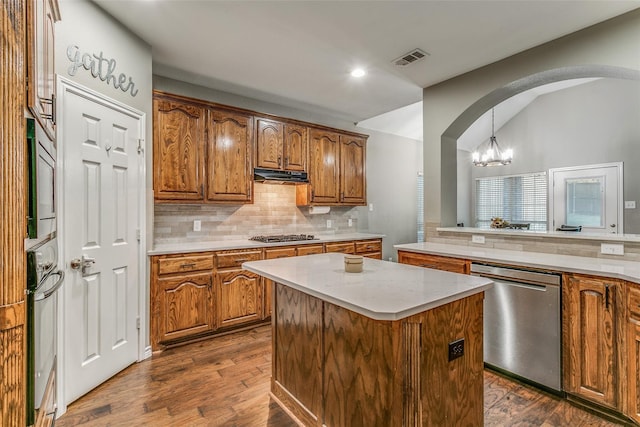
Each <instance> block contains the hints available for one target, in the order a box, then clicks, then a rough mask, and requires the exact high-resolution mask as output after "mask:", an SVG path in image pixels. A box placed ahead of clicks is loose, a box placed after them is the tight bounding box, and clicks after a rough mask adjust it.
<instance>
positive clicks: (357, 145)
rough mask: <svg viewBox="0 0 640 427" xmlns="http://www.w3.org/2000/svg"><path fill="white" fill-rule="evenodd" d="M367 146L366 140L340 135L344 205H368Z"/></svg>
mask: <svg viewBox="0 0 640 427" xmlns="http://www.w3.org/2000/svg"><path fill="white" fill-rule="evenodd" d="M366 144H367V140H366V139H365V138H362V137H357V136H351V135H340V203H342V204H349V205H366V204H367V181H366V174H365V164H366Z"/></svg>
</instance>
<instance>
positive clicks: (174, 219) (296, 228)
mask: <svg viewBox="0 0 640 427" xmlns="http://www.w3.org/2000/svg"><path fill="white" fill-rule="evenodd" d="M253 189H254V202H253V204H248V205H219V204H207V205H205V204H198V205H187V204H156V205H155V213H154V245H155V244H164V243H188V242H204V241H217V240H238V239H246V238H248V237H250V236H255V235H258V234H294V233H296V234H297V233H304V234H315V235H324V234H341V233H353V232H362V231H366V229H367V224H365V223H364V222H366V218H363V219H359V218H358V208H356V207H331V211H330V212H329V213H327V214H314V215H312V214H309V208H307V207H297V206H296V192H295V187H294V186H293V185H277V184H258V183H255V184H254V186H253ZM349 219H351V220H352V226H351V227H349ZM194 220H200V221H201V231H193V222H194ZM327 220H331V227H327Z"/></svg>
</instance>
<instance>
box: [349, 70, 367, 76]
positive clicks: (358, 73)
mask: <svg viewBox="0 0 640 427" xmlns="http://www.w3.org/2000/svg"><path fill="white" fill-rule="evenodd" d="M365 74H367V73H366V71H364V70H363V69H362V68H356V69H354V70H353V71H351V76H352V77H363V76H364V75H365Z"/></svg>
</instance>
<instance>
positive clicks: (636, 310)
mask: <svg viewBox="0 0 640 427" xmlns="http://www.w3.org/2000/svg"><path fill="white" fill-rule="evenodd" d="M628 289H629V311H630V312H631V314H632V315H633V316H634V317H638V318H640V289H638V288H635V287H629V288H628Z"/></svg>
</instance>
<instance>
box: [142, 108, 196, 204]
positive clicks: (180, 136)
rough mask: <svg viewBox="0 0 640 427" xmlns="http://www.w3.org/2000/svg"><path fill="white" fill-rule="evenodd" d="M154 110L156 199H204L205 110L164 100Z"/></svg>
mask: <svg viewBox="0 0 640 427" xmlns="http://www.w3.org/2000/svg"><path fill="white" fill-rule="evenodd" d="M153 107H154V108H153V121H154V126H153V148H154V149H153V172H154V173H153V186H154V191H155V199H156V200H157V201H185V200H186V201H202V200H204V159H205V141H206V139H205V123H206V122H205V117H206V110H205V108H204V107H203V106H201V105H198V104H191V103H188V102H186V101H184V100H178V99H171V98H165V97H155V98H154V100H153Z"/></svg>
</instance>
